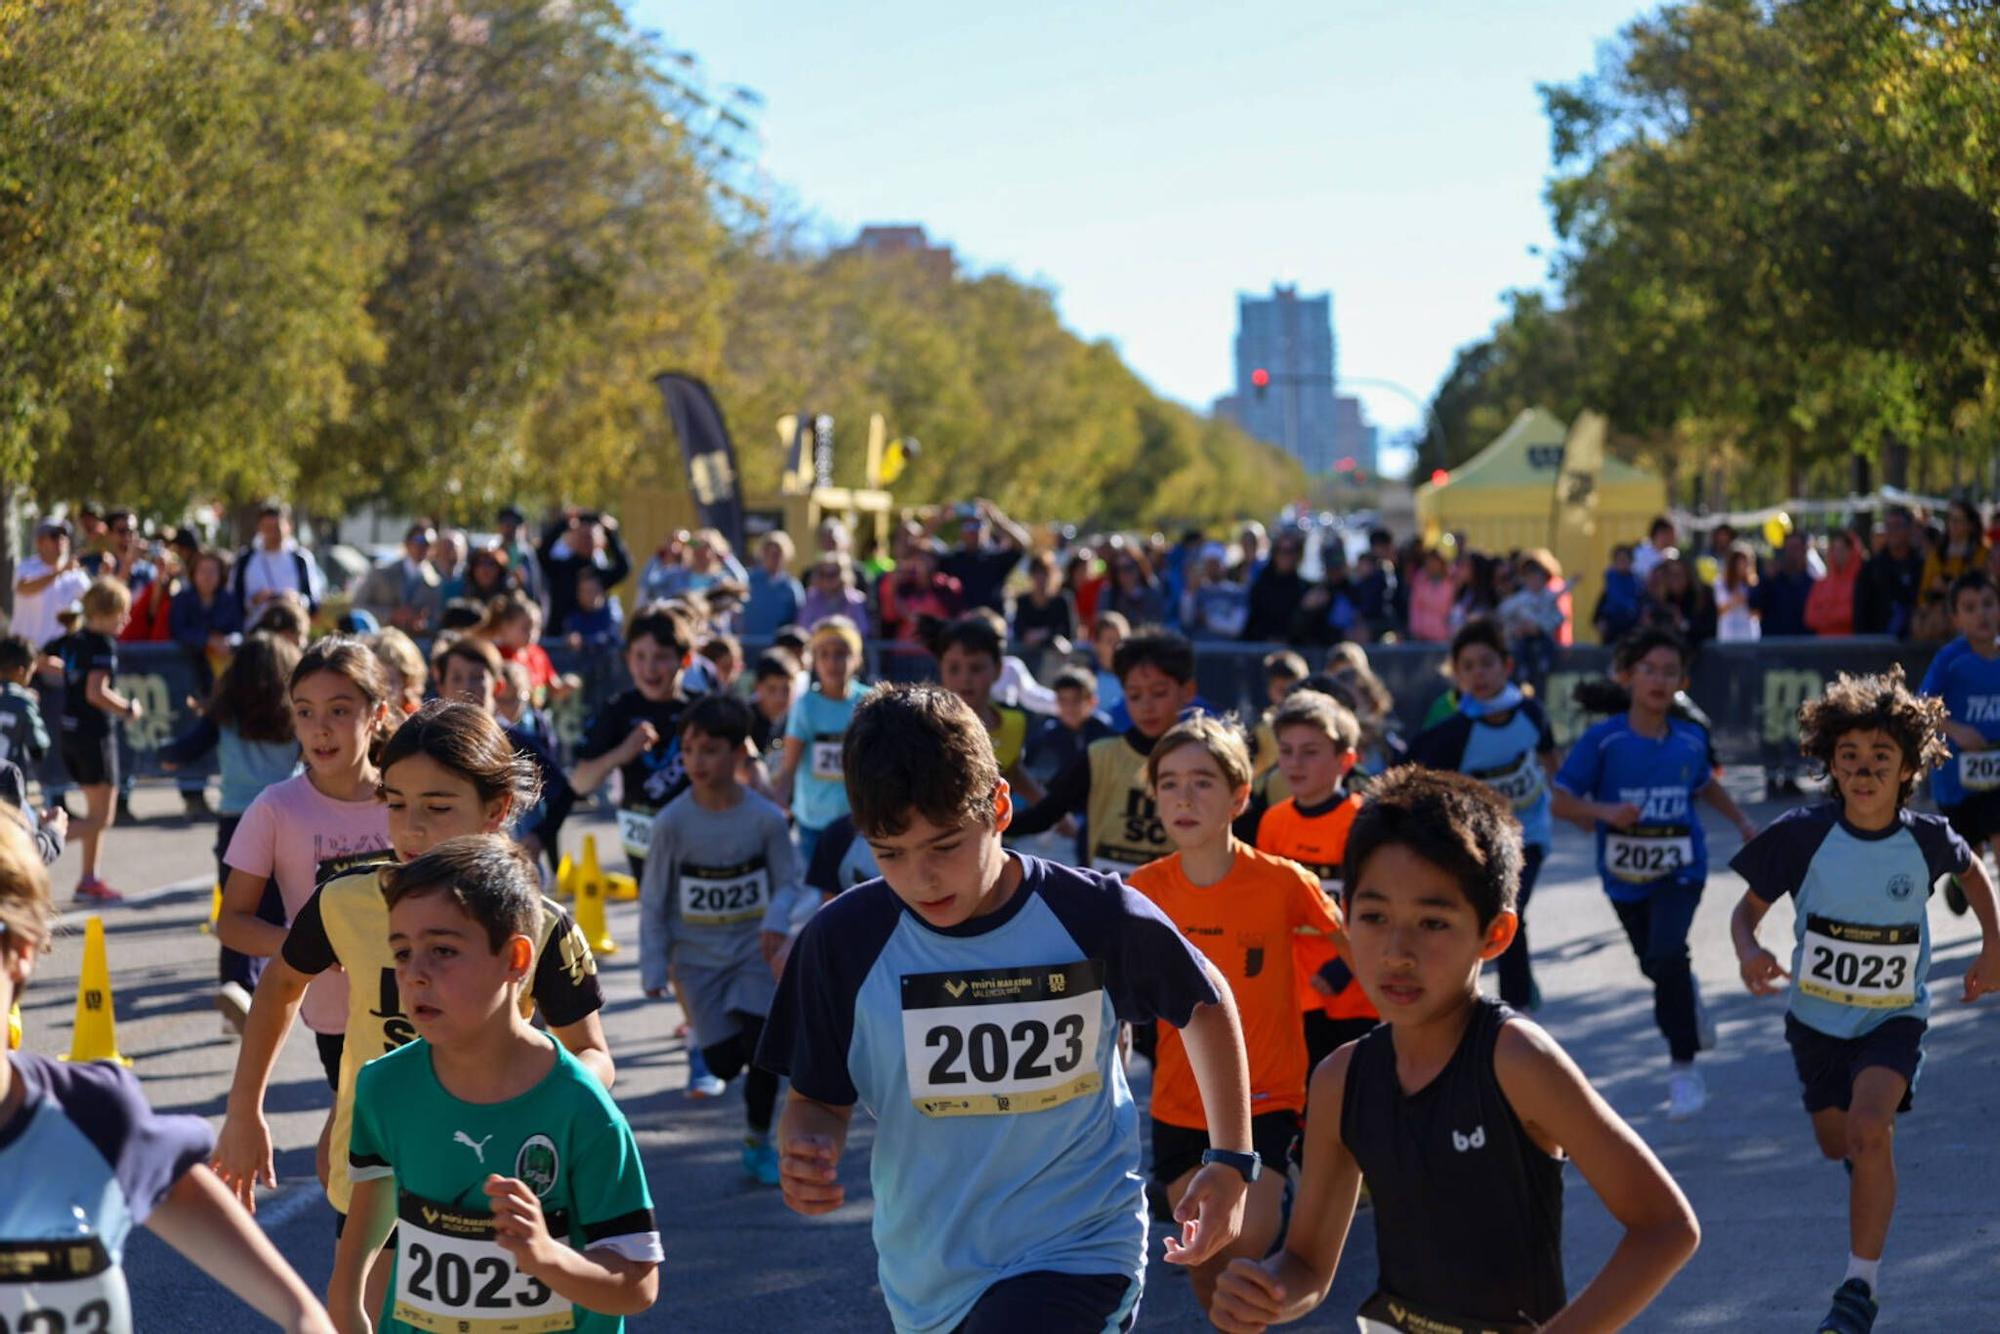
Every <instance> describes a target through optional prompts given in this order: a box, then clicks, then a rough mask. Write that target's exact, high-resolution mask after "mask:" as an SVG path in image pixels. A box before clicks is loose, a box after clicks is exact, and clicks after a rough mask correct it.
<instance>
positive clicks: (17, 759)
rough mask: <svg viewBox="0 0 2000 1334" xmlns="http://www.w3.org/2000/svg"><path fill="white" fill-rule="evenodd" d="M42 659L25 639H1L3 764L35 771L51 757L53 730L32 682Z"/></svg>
mask: <svg viewBox="0 0 2000 1334" xmlns="http://www.w3.org/2000/svg"><path fill="white" fill-rule="evenodd" d="M40 656H41V655H40V654H39V653H37V652H36V651H35V646H34V645H33V644H30V643H29V642H28V641H27V639H25V638H24V637H23V636H21V635H8V636H7V637H5V638H4V639H0V763H10V764H18V765H20V766H21V767H22V768H23V769H32V768H34V767H35V766H36V765H38V764H40V763H41V762H42V757H43V756H45V755H47V754H48V753H49V744H50V743H49V729H48V725H47V724H45V723H44V722H43V721H42V706H41V703H40V702H39V701H38V700H37V699H36V698H35V692H34V691H32V690H30V689H29V688H28V681H29V679H30V678H31V677H33V676H34V674H35V662H36V659H37V658H39V657H40Z"/></svg>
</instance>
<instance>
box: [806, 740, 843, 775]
mask: <svg viewBox="0 0 2000 1334" xmlns="http://www.w3.org/2000/svg"><path fill="white" fill-rule="evenodd" d="M840 745H841V738H840V737H839V735H838V734H836V735H834V736H819V737H814V738H813V742H812V776H813V777H814V778H817V779H819V780H820V781H822V782H826V783H838V782H839V781H840V775H841V768H840Z"/></svg>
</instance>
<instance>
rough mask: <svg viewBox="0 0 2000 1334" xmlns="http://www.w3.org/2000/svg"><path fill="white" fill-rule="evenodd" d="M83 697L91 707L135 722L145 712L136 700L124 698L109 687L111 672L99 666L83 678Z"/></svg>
mask: <svg viewBox="0 0 2000 1334" xmlns="http://www.w3.org/2000/svg"><path fill="white" fill-rule="evenodd" d="M83 697H84V699H86V700H87V701H89V703H90V705H91V707H92V708H96V709H102V710H103V711H104V712H106V713H115V714H117V715H118V716H119V717H121V718H127V719H130V720H131V721H132V722H135V723H136V722H138V721H139V719H141V718H143V717H144V716H145V714H146V710H145V708H144V707H143V706H141V705H140V703H139V701H138V700H136V699H126V698H125V697H124V696H123V695H121V694H119V693H118V692H117V691H116V690H113V689H112V688H111V673H110V672H107V671H104V670H102V669H101V668H100V669H99V670H97V671H94V672H92V673H91V674H90V675H89V676H88V677H86V678H85V679H84V683H83Z"/></svg>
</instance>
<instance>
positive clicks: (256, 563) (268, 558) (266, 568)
mask: <svg viewBox="0 0 2000 1334" xmlns="http://www.w3.org/2000/svg"><path fill="white" fill-rule="evenodd" d="M241 563H242V570H241V572H240V574H239V575H238V579H239V581H240V583H241V586H242V589H243V612H244V617H245V619H246V621H255V620H256V619H257V613H258V612H259V611H260V610H262V608H263V604H264V603H265V602H267V601H269V600H270V599H269V598H268V597H260V596H259V594H268V593H296V594H298V596H299V601H301V602H304V603H306V604H308V605H310V606H314V607H317V606H318V605H319V604H320V603H321V602H323V601H325V600H326V576H325V575H323V574H321V573H320V569H319V562H318V561H316V560H314V559H313V555H312V552H310V551H307V550H306V549H305V548H304V547H301V546H300V545H299V544H298V543H297V542H296V541H295V540H293V539H292V538H289V537H288V538H286V539H285V545H284V546H282V547H280V548H279V549H278V550H276V551H266V550H265V549H264V548H263V547H262V546H258V545H253V546H252V547H251V548H250V550H249V552H248V553H247V554H245V555H244V556H243V557H242V562H241ZM302 563H303V565H304V566H305V576H306V583H307V585H308V586H307V587H305V588H301V587H299V567H300V565H301V564H302Z"/></svg>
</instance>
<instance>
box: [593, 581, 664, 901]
mask: <svg viewBox="0 0 2000 1334" xmlns="http://www.w3.org/2000/svg"><path fill="white" fill-rule="evenodd" d="M693 649H694V626H693V625H691V624H690V623H689V622H688V619H687V617H686V616H685V615H683V614H682V613H681V612H680V611H679V610H678V609H676V608H673V607H668V606H664V605H659V604H655V605H653V606H649V607H645V608H643V609H641V610H640V611H639V612H638V613H637V614H636V615H634V616H633V617H632V620H631V623H630V624H629V625H627V626H626V627H625V670H626V671H627V672H629V673H630V674H631V677H632V688H631V689H630V690H626V691H622V692H620V693H619V694H617V695H614V696H612V697H611V702H610V703H608V704H606V705H605V706H604V707H603V708H602V709H601V710H599V712H598V714H597V716H596V717H594V718H592V719H591V720H590V725H589V726H588V727H586V728H585V729H584V733H583V740H582V741H579V742H578V743H577V747H576V756H577V765H576V768H575V769H574V770H573V771H572V772H571V773H570V776H569V781H570V786H571V787H572V788H574V789H575V790H576V792H577V795H579V796H586V795H588V794H590V793H592V792H595V791H596V790H597V789H598V787H599V786H600V785H601V784H602V783H603V782H604V780H605V779H606V778H609V777H610V776H611V775H612V773H613V772H616V773H617V774H618V775H619V783H620V791H619V794H618V842H619V843H620V844H621V845H622V846H623V847H624V849H625V860H626V862H627V863H628V864H630V866H631V867H632V877H633V879H635V880H643V879H645V877H646V847H647V845H648V844H649V843H651V842H652V840H653V817H654V816H656V815H658V814H659V813H660V811H661V809H662V808H663V807H665V806H666V804H667V803H668V802H670V801H672V800H673V799H674V798H675V797H678V796H679V795H680V794H681V789H683V788H685V787H686V786H687V777H686V775H684V774H683V773H682V772H681V743H680V721H681V712H682V710H684V709H686V708H687V704H688V702H687V696H685V695H684V694H682V693H681V671H682V669H683V668H685V667H686V665H687V656H688V654H689V653H690V652H692V651H693Z"/></svg>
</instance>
